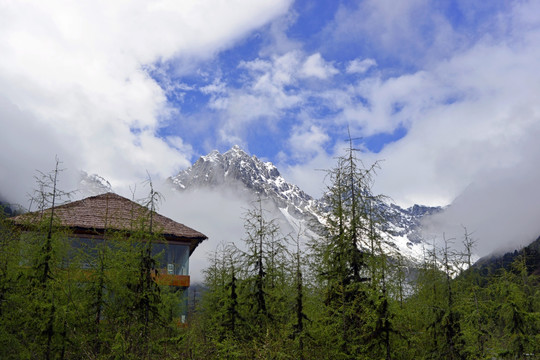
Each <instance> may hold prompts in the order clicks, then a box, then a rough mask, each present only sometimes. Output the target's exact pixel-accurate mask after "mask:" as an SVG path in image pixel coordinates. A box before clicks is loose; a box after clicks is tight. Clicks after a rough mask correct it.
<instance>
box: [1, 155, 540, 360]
mask: <svg viewBox="0 0 540 360" xmlns="http://www.w3.org/2000/svg"><path fill="white" fill-rule="evenodd" d="M377 169H378V164H373V165H371V166H367V167H366V166H364V164H363V163H362V161H361V160H359V159H358V158H357V157H356V154H355V152H354V151H353V150H352V148H351V149H350V151H348V153H347V154H346V155H345V156H343V157H342V158H339V159H337V164H336V167H335V168H334V169H330V170H329V171H328V179H329V182H330V185H329V186H328V192H327V201H328V204H329V205H330V207H331V210H332V211H331V213H330V215H329V216H328V218H327V219H326V221H325V224H324V226H322V227H321V229H320V233H321V234H322V235H321V236H319V237H316V238H312V239H311V238H310V239H308V240H306V239H305V237H304V236H303V234H302V232H301V230H300V231H299V232H298V233H297V234H290V235H288V236H283V235H282V234H281V232H280V229H279V227H278V225H277V224H276V223H275V221H273V220H272V219H271V218H269V217H268V216H267V213H266V212H265V210H264V207H263V206H262V200H260V199H259V200H258V201H256V202H255V203H254V205H253V207H252V208H251V209H249V210H248V211H247V212H246V213H245V214H244V225H245V237H244V238H243V239H230V242H227V243H223V244H221V245H220V246H218V247H217V248H216V250H215V252H214V253H213V254H212V256H211V257H210V259H209V266H208V268H207V269H206V270H205V282H204V287H203V290H202V291H200V292H199V293H198V294H197V296H193V298H190V303H189V316H188V321H187V324H182V323H179V321H178V316H179V315H178V314H179V312H180V310H181V308H182V306H184V301H183V299H184V297H183V296H184V295H183V294H180V293H179V292H177V291H175V289H174V288H171V287H168V286H163V285H160V284H158V283H157V282H156V278H155V277H154V276H152V274H153V273H155V272H156V269H158V268H160V264H159V259H158V257H156V256H155V255H154V254H152V252H151V245H152V243H153V242H155V241H162V239H159V231H153V230H155V229H152V227H151V221H148V220H149V219H139V220H138V222H137V224H136V225H137V227H136V231H134V232H132V233H131V234H130V236H126V235H125V234H122V233H121V232H111V233H110V234H107V239H106V240H107V241H106V242H103V243H99V244H95V245H94V246H93V247H91V248H81V247H76V246H73V243H72V242H71V241H70V236H69V233H68V232H66V231H65V230H62V228H61V227H59V226H57V224H56V223H55V219H54V215H53V212H50V213H45V214H50V215H48V216H44V217H43V219H42V221H41V222H40V223H39V226H34V227H33V228H32V231H24V232H21V231H20V230H19V229H17V228H14V227H13V224H12V223H11V222H10V221H9V218H4V219H2V224H1V226H0V358H1V359H205V360H209V359H301V360H302V359H387V360H390V359H535V358H540V335H539V334H540V316H539V315H540V312H539V311H540V293H539V289H540V286H539V281H538V275H537V274H536V273H535V271H534V270H535V268H534V264H531V261H530V259H528V256H529V255H530V254H528V253H527V252H521V253H519V254H518V253H516V255H515V256H514V257H513V258H512V261H511V262H510V263H508V264H507V266H505V267H492V268H490V271H486V268H485V267H476V266H473V264H471V258H472V254H473V251H474V240H473V238H472V236H471V234H469V233H468V232H467V230H466V229H464V234H463V239H456V240H452V239H447V240H444V241H443V242H442V244H443V245H442V246H439V247H435V246H434V247H433V248H432V249H427V250H426V253H425V256H424V261H423V263H422V264H421V265H419V266H415V267H412V266H411V264H410V263H408V262H407V261H406V260H405V259H403V258H401V257H400V256H398V255H392V256H390V255H389V254H387V253H386V251H385V250H384V249H385V247H384V238H383V237H382V236H381V232H380V229H381V227H382V226H383V224H384V221H385V220H384V219H385V216H384V214H380V213H378V212H377V208H376V207H374V206H372V204H373V201H374V200H375V199H376V198H377V197H379V196H378V195H374V194H372V190H371V189H372V185H373V181H374V178H375V175H376V170H377ZM42 175H43V174H42ZM56 175H57V173H54V176H56ZM44 179H45V180H47V179H49V180H50V179H53V177H51V176H49V177H45V178H44ZM54 179H56V178H54ZM39 184H40V186H39V190H40V191H38V192H37V194H38V195H39V196H37V197H36V199H38V200H40V202H39V204H41V206H42V207H44V206H45V205H47V204H49V205H50V202H51V199H52V201H53V203H54V200H55V198H56V197H57V196H59V195H60V193H59V192H57V190H56V180H54V181H53V182H52V183H51V182H47V181H43V182H41V183H39ZM44 185H45V186H44ZM47 186H48V187H47ZM51 186H52V187H51ZM49 187H51V188H52V189H53V191H52V192H51V191H49V190H47V189H49ZM44 189H45V190H44ZM51 196H52V198H51ZM149 199H150V201H149V202H148V203H147V204H149V207H150V208H151V210H154V209H155V204H154V200H155V192H154V191H153V189H152V190H151V195H150V197H149ZM150 213H151V212H150ZM143 240H144V241H143ZM452 241H461V242H463V247H464V249H465V251H462V252H459V253H458V252H456V251H455V250H453V249H454V247H453V246H452V245H453V244H452ZM241 243H242V244H241ZM536 266H538V265H536Z"/></svg>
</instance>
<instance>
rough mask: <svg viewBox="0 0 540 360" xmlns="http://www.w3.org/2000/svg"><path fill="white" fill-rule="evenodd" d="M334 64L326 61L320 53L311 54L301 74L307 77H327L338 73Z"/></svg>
mask: <svg viewBox="0 0 540 360" xmlns="http://www.w3.org/2000/svg"><path fill="white" fill-rule="evenodd" d="M338 72H339V71H338V69H336V68H335V67H334V66H333V65H332V64H329V63H328V62H326V61H324V59H323V58H322V56H321V54H320V53H316V54H313V55H311V56H309V57H308V58H307V59H306V61H305V62H304V64H303V65H302V69H301V70H300V74H301V75H302V76H305V77H316V78H319V79H327V78H329V77H332V76H333V75H336V74H337V73H338Z"/></svg>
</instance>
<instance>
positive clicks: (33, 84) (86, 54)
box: [0, 0, 290, 201]
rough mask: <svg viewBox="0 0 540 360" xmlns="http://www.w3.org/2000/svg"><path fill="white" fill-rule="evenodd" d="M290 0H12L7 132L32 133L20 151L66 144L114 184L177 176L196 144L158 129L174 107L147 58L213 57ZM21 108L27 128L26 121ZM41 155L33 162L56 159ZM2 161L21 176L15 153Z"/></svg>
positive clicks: (1, 82)
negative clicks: (150, 73)
mask: <svg viewBox="0 0 540 360" xmlns="http://www.w3.org/2000/svg"><path fill="white" fill-rule="evenodd" d="M289 5H290V1H289V0H280V1H260V2H253V1H245V0H235V1H228V2H222V1H212V0H207V1H182V2H177V1H166V0H164V1H153V2H149V1H142V0H139V1H132V2H91V3H84V2H74V3H69V4H68V3H65V2H62V1H48V2H47V3H26V2H7V3H6V2H3V3H2V4H0V53H2V56H0V97H1V98H2V99H3V103H4V104H7V105H6V106H8V107H10V108H15V109H18V110H15V111H11V110H10V111H8V110H6V109H5V108H6V106H4V107H2V108H0V111H1V113H0V119H1V120H0V121H1V122H2V138H3V139H4V138H5V139H19V141H20V142H21V143H26V149H25V151H24V152H23V151H14V152H13V154H12V156H13V157H14V158H15V159H21V160H22V161H24V160H27V159H28V158H32V159H41V158H43V157H46V158H52V159H54V155H55V153H56V152H58V156H59V157H60V158H64V159H65V158H68V157H69V158H73V163H74V164H75V166H77V167H79V168H82V169H85V170H87V171H88V172H91V173H94V172H95V173H99V174H101V175H102V176H104V177H106V178H107V179H109V180H110V181H111V183H113V186H122V185H126V184H128V183H132V182H133V181H134V179H138V178H142V177H144V174H145V172H146V170H148V171H149V172H150V173H153V174H155V175H158V176H169V175H170V174H172V173H173V172H174V171H176V170H178V168H179V167H183V166H187V165H189V156H191V149H190V148H189V147H186V146H184V145H183V141H185V140H186V139H174V140H172V142H171V139H169V140H167V139H161V138H159V137H157V136H156V132H157V130H158V128H159V127H160V118H161V117H162V116H166V115H167V114H169V113H170V112H171V111H172V110H171V109H167V107H166V98H165V94H164V90H162V88H161V87H160V86H158V84H156V82H155V81H154V80H153V79H152V78H150V77H149V76H148V75H147V74H146V73H145V72H144V71H143V70H142V69H143V68H144V66H151V65H152V63H153V62H154V61H156V60H167V59H171V58H172V57H175V56H178V57H186V58H190V59H191V60H192V61H194V62H196V61H197V59H202V58H206V57H209V56H211V55H213V54H215V53H216V52H218V51H220V50H222V49H225V48H226V47H228V46H231V45H232V44H233V42H234V41H236V40H238V39H240V38H241V37H242V36H245V34H246V33H248V32H249V31H251V30H253V29H255V28H257V27H259V26H262V25H264V24H266V23H268V22H269V21H270V20H272V19H273V18H275V17H276V16H278V15H280V14H282V13H283V12H285V11H286V10H287V9H288V7H289ZM169 85H170V84H169ZM164 86H165V88H166V89H165V90H167V85H166V84H165V85H164ZM20 114H24V115H21V116H24V118H25V119H26V120H25V121H26V122H27V130H26V131H23V130H24V129H21V128H20V126H19V125H18V123H17V122H18V121H19V115H20ZM34 128H38V129H46V131H42V132H41V133H40V134H41V135H42V136H43V137H44V139H40V140H39V141H27V140H30V139H33V135H32V129H34ZM45 137H46V138H47V139H45ZM55 148H56V149H57V150H55ZM14 150H15V148H14ZM24 153H27V154H28V156H26V157H25V156H24ZM41 164H42V163H41V162H40V161H37V162H36V161H31V162H29V163H28V164H27V165H28V166H35V167H37V168H43V167H45V168H46V167H47V165H46V164H44V163H43V165H41ZM25 165H26V164H25ZM2 166H3V173H12V174H15V175H13V176H19V174H20V173H17V171H18V170H19V169H18V167H14V166H13V164H12V162H7V161H3V163H2ZM26 176H27V175H25V177H26ZM25 180H26V179H21V182H25ZM28 182H31V179H29V180H28ZM28 186H30V185H29V184H28ZM0 191H3V192H7V191H12V190H10V189H0ZM6 195H7V194H6ZM9 196H10V197H12V198H13V199H15V200H19V201H20V199H21V195H20V194H9Z"/></svg>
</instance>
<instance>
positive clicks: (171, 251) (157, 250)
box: [152, 243, 189, 275]
mask: <svg viewBox="0 0 540 360" xmlns="http://www.w3.org/2000/svg"><path fill="white" fill-rule="evenodd" d="M152 253H153V254H154V255H157V256H158V260H159V263H160V267H161V268H162V269H165V271H166V273H167V274H170V275H189V245H183V244H172V243H169V244H153V245H152Z"/></svg>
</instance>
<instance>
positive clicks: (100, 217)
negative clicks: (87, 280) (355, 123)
mask: <svg viewBox="0 0 540 360" xmlns="http://www.w3.org/2000/svg"><path fill="white" fill-rule="evenodd" d="M47 211H50V210H46V212H47ZM148 212H149V210H148V209H147V208H145V207H144V206H141V205H140V204H137V203H136V202H133V201H131V200H129V199H126V198H125V197H122V196H120V195H117V194H114V193H111V192H109V193H106V194H102V195H97V196H91V197H88V198H85V199H82V200H78V201H73V202H70V203H67V204H64V205H60V206H58V207H55V209H54V214H55V218H57V219H58V220H59V222H60V224H61V225H62V226H65V227H68V228H70V229H71V230H72V231H73V232H74V233H76V234H77V233H79V234H80V233H82V234H85V233H93V234H103V233H104V232H105V230H106V229H107V230H119V231H127V232H128V233H129V232H130V231H132V230H133V229H134V226H136V225H134V224H137V221H138V220H139V219H140V218H141V217H144V216H148ZM40 215H41V214H40V213H38V212H33V213H26V214H23V215H19V216H16V217H14V218H11V220H12V221H13V222H14V223H15V224H17V225H21V226H24V225H27V224H28V223H29V222H30V223H32V222H34V221H38V216H39V218H41V216H40ZM152 218H153V228H154V229H156V230H159V231H160V233H161V234H162V235H163V236H164V237H165V238H166V239H167V240H168V241H176V242H189V243H190V244H191V246H190V253H191V252H193V250H195V248H196V247H197V245H198V244H199V243H200V242H202V241H204V240H206V239H207V236H206V235H204V234H202V233H200V232H198V231H196V230H194V229H192V228H190V227H187V226H185V225H183V224H180V223H178V222H176V221H174V220H172V219H169V218H168V217H165V216H163V215H160V214H158V213H154V215H153V217H152Z"/></svg>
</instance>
